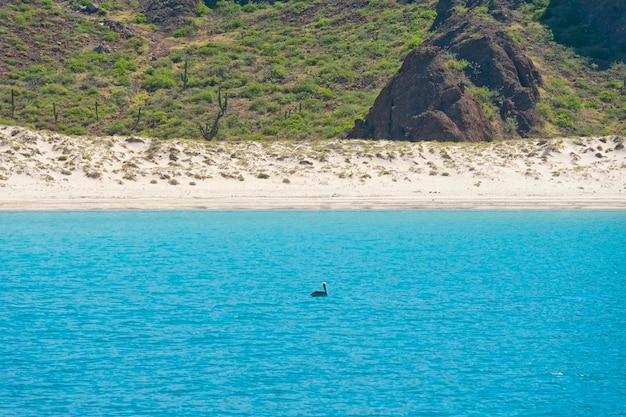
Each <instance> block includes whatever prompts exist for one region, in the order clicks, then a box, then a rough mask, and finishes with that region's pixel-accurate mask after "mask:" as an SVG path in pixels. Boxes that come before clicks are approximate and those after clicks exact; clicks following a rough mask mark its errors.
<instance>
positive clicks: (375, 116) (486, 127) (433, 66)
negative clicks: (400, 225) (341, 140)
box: [348, 0, 542, 142]
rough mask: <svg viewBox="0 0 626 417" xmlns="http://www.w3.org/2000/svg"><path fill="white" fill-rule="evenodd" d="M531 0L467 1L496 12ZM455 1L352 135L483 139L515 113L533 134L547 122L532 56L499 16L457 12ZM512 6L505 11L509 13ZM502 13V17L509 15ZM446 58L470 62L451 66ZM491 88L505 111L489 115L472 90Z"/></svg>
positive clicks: (520, 128)
mask: <svg viewBox="0 0 626 417" xmlns="http://www.w3.org/2000/svg"><path fill="white" fill-rule="evenodd" d="M522 1H524V0H491V1H489V0H467V1H466V3H467V4H468V5H469V6H474V7H479V6H488V7H489V8H490V9H489V10H493V11H494V12H497V11H500V12H502V11H506V10H507V7H510V6H511V5H512V4H514V3H517V2H522ZM455 5H456V2H455V1H454V0H440V1H439V3H438V5H437V11H438V13H439V14H438V18H437V21H435V23H434V24H433V28H432V30H434V31H435V32H436V34H435V35H434V36H433V37H432V38H431V39H430V40H428V41H427V42H425V43H424V44H422V46H420V47H419V48H418V49H417V50H414V51H413V52H411V53H410V54H409V55H408V56H407V58H406V59H405V61H404V63H403V65H402V67H401V69H400V71H399V72H398V73H397V74H396V75H395V76H394V77H393V78H392V79H391V81H390V82H389V83H388V84H387V85H386V86H385V87H384V88H383V90H382V91H381V93H380V95H379V96H378V97H377V99H376V100H375V102H374V106H373V107H372V108H371V109H370V111H369V113H368V114H367V115H366V117H365V119H364V120H359V121H356V122H355V126H354V128H353V129H352V131H351V132H350V133H349V134H348V137H350V138H371V139H393V140H411V141H421V140H438V141H455V142H457V141H469V142H475V141H483V140H490V139H492V138H494V137H496V136H497V135H498V132H500V131H502V130H503V127H502V126H504V125H505V124H506V123H507V122H508V121H509V120H510V119H511V118H513V119H515V122H516V123H515V124H514V125H515V126H516V128H517V133H518V134H519V135H520V136H528V134H529V133H531V132H532V130H533V127H534V126H536V125H538V124H540V123H541V118H540V117H539V114H538V113H537V110H536V108H535V105H536V103H537V101H538V100H539V87H540V86H541V83H542V81H541V77H540V75H539V72H538V71H537V69H536V68H535V66H534V64H533V62H532V61H531V60H530V59H529V58H528V57H526V56H525V55H524V53H523V51H522V50H521V49H520V48H519V47H518V46H517V44H516V43H515V42H514V41H513V40H512V39H511V38H510V37H509V36H508V34H506V32H504V31H503V30H501V28H500V26H499V25H500V23H498V22H497V21H494V20H493V19H485V18H480V17H478V16H476V15H475V14H472V13H456V12H455V10H456V9H455V7H456V6H455ZM505 14H506V13H504V15H505ZM504 15H503V16H504ZM446 61H456V62H459V63H460V62H463V63H464V64H465V65H464V66H461V67H462V68H463V69H462V70H458V69H457V71H452V70H451V69H449V68H448V67H447V65H446ZM476 87H485V88H487V89H489V90H490V91H491V95H492V96H493V97H495V101H494V103H492V104H493V106H495V107H497V108H498V110H499V112H498V114H496V115H493V120H489V118H488V117H487V115H486V113H485V108H484V106H483V103H481V102H479V101H478V100H477V99H476V98H475V97H474V96H473V95H472V94H471V89H472V88H476Z"/></svg>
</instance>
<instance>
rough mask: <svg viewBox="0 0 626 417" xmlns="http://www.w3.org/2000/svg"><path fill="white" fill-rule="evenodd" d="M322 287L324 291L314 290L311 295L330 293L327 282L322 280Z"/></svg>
mask: <svg viewBox="0 0 626 417" xmlns="http://www.w3.org/2000/svg"><path fill="white" fill-rule="evenodd" d="M322 287H324V291H319V290H317V291H313V292H312V293H311V297H326V296H327V295H328V289H327V288H326V283H325V282H322Z"/></svg>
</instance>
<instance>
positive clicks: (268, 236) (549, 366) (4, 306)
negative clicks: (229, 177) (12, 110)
mask: <svg viewBox="0 0 626 417" xmlns="http://www.w3.org/2000/svg"><path fill="white" fill-rule="evenodd" d="M322 281H325V282H326V283H327V284H328V290H329V294H328V297H318V298H312V297H310V296H309V293H310V292H311V291H313V290H318V289H320V290H321V288H322V287H321V284H322ZM625 300H626V212H625V211H95V212H94V211H87V212H0V415H1V416H66V415H67V416H100V415H102V416H268V417H269V416H370V415H375V416H624V415H626V301H625Z"/></svg>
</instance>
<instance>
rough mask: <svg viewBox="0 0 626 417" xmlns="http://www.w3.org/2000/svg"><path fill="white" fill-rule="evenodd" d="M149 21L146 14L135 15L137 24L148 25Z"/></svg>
mask: <svg viewBox="0 0 626 417" xmlns="http://www.w3.org/2000/svg"><path fill="white" fill-rule="evenodd" d="M147 21H148V19H147V18H146V15H145V14H143V13H137V14H136V15H135V23H138V24H142V23H146V22H147Z"/></svg>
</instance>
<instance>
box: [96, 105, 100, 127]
mask: <svg viewBox="0 0 626 417" xmlns="http://www.w3.org/2000/svg"><path fill="white" fill-rule="evenodd" d="M99 121H100V115H99V114H98V100H96V122H99Z"/></svg>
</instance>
